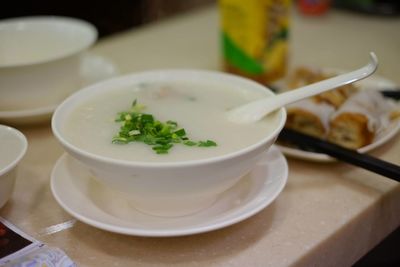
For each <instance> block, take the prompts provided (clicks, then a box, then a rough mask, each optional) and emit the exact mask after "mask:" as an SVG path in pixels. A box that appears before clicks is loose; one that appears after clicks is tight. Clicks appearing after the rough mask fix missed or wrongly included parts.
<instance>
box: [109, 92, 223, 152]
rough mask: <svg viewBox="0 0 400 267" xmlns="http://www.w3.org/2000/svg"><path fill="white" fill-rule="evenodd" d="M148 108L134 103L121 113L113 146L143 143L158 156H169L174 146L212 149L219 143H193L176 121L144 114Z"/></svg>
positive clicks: (118, 115)
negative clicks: (182, 145) (180, 144)
mask: <svg viewBox="0 0 400 267" xmlns="http://www.w3.org/2000/svg"><path fill="white" fill-rule="evenodd" d="M145 108H146V107H145V106H144V105H140V104H138V103H137V99H135V100H134V101H133V102H132V106H131V109H130V110H129V111H123V112H119V113H118V114H117V117H116V119H115V122H118V123H120V125H121V127H120V130H119V133H118V135H116V136H114V137H113V139H112V143H113V144H128V143H130V142H142V143H145V144H147V145H149V146H152V149H153V150H154V151H155V152H156V153H157V154H168V152H169V150H170V149H171V148H172V147H173V146H174V144H178V143H182V144H184V145H186V146H197V147H211V146H217V143H216V142H214V141H211V140H206V141H198V142H195V141H192V140H190V139H189V138H188V137H187V136H186V131H185V129H183V128H180V129H178V123H177V122H175V121H171V120H169V121H167V122H165V123H163V122H160V121H158V120H156V119H155V118H154V116H153V115H151V114H146V113H142V110H144V109H145Z"/></svg>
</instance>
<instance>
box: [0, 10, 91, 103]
mask: <svg viewBox="0 0 400 267" xmlns="http://www.w3.org/2000/svg"><path fill="white" fill-rule="evenodd" d="M96 39H97V30H96V28H95V27H94V26H93V25H91V24H90V23H87V22H85V21H82V20H78V19H74V18H67V17H53V16H38V17H21V18H13V19H6V20H2V21H0V40H1V42H0V81H1V86H0V93H1V96H2V97H1V98H0V111H14V110H27V109H34V108H41V107H48V106H52V105H56V104H58V103H60V102H61V101H62V100H63V99H65V98H66V97H67V96H68V95H69V94H70V93H72V92H73V91H75V90H77V89H79V82H80V77H79V75H80V74H79V67H80V60H81V59H80V57H81V55H82V53H83V52H84V51H85V50H87V49H88V47H90V46H91V45H92V44H93V43H94V42H95V41H96Z"/></svg>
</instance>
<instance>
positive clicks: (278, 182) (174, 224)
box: [51, 146, 288, 237]
mask: <svg viewBox="0 0 400 267" xmlns="http://www.w3.org/2000/svg"><path fill="white" fill-rule="evenodd" d="M287 176H288V166H287V162H286V159H285V158H284V156H283V155H282V153H281V152H280V151H279V150H278V149H277V148H276V147H274V146H272V147H271V148H270V149H269V151H268V152H267V153H264V155H263V157H262V159H261V160H260V162H259V163H258V164H257V165H256V167H255V168H254V169H253V170H252V171H251V173H250V174H248V175H246V176H245V177H243V178H242V179H241V180H240V181H239V182H238V183H237V184H236V185H235V186H234V187H232V188H231V189H229V190H227V191H226V192H224V193H223V194H222V195H220V197H219V198H218V199H217V201H216V202H215V203H214V204H213V205H212V206H211V207H209V208H206V209H204V210H202V211H200V212H198V213H195V214H192V215H187V216H183V217H157V216H152V215H147V214H144V213H141V212H139V211H137V210H135V209H134V208H133V207H131V206H129V204H128V203H127V201H126V200H125V199H124V198H122V197H120V195H119V194H118V193H116V192H115V191H112V190H111V189H109V188H108V187H106V186H103V185H102V184H100V183H98V182H97V181H96V180H95V179H92V178H91V174H90V173H89V172H88V170H87V169H86V168H85V167H84V166H82V165H81V164H80V163H79V162H77V161H76V160H74V159H73V158H71V157H70V156H68V155H66V154H64V155H63V156H62V157H61V158H60V159H59V160H58V161H57V163H56V164H55V166H54V168H53V171H52V174H51V190H52V193H53V195H54V197H55V199H56V200H57V202H58V203H59V204H60V205H61V206H62V207H63V208H64V209H65V210H66V211H67V212H68V213H70V214H71V215H72V216H74V217H75V218H77V219H78V220H80V221H82V222H84V223H87V224H89V225H92V226H94V227H97V228H100V229H103V230H106V231H111V232H115V233H121V234H127V235H137V236H153V237H156V236H158V237H161V236H183V235H190V234H196V233H203V232H207V231H211V230H216V229H220V228H222V227H226V226H229V225H232V224H234V223H237V222H240V221H242V220H244V219H246V218H248V217H250V216H252V215H254V214H256V213H257V212H259V211H261V210H262V209H264V208H265V207H267V206H268V205H269V204H270V203H271V202H272V201H273V200H274V199H275V198H276V197H277V196H278V195H279V193H280V192H281V191H282V190H283V188H284V186H285V184H286V181H287Z"/></svg>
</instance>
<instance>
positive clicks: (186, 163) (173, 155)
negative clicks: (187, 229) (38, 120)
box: [52, 70, 286, 216]
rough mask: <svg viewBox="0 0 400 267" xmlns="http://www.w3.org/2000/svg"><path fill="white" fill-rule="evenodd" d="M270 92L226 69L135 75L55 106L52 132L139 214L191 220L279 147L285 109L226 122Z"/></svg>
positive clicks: (111, 81)
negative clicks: (245, 121) (244, 120)
mask: <svg viewBox="0 0 400 267" xmlns="http://www.w3.org/2000/svg"><path fill="white" fill-rule="evenodd" d="M271 95H273V93H272V92H271V91H269V90H268V89H267V88H266V87H264V86H262V85H260V84H258V83H256V82H253V81H250V80H248V79H245V78H241V77H238V76H234V75H230V74H224V73H220V72H212V71H201V70H162V71H149V72H143V73H136V74H131V75H127V76H123V77H118V78H114V79H111V80H107V81H104V82H101V83H98V84H95V85H92V86H89V87H87V88H84V89H82V90H80V91H78V92H76V93H74V94H73V95H71V96H70V97H69V98H67V99H66V100H65V101H64V102H63V103H62V104H61V105H60V106H59V107H58V108H57V109H56V111H55V113H54V115H53V118H52V129H53V132H54V135H55V137H56V138H57V139H58V141H59V142H60V143H61V144H62V146H63V147H64V149H65V150H66V151H67V153H68V154H69V155H70V156H72V157H73V158H74V159H76V160H78V161H79V162H81V163H82V164H83V165H85V166H86V167H87V168H88V169H89V170H90V173H91V174H92V175H93V178H95V179H97V180H98V181H100V182H101V183H103V184H104V185H106V186H108V187H109V188H111V189H112V190H116V191H117V192H120V193H121V195H123V196H125V197H126V199H127V201H129V203H130V205H131V206H132V208H136V209H137V210H140V211H142V212H144V213H147V214H152V215H158V216H182V215H187V214H192V213H195V212H197V211H200V210H202V209H204V208H206V207H209V206H211V205H212V204H213V203H214V201H215V200H216V199H217V198H218V196H219V195H220V194H221V193H223V192H224V191H226V190H227V189H229V188H230V187H232V186H233V185H235V184H236V183H237V182H238V181H239V180H240V179H241V177H243V176H244V175H246V174H247V173H248V172H250V171H251V170H252V168H253V167H254V166H255V165H256V163H257V162H258V160H259V159H260V157H261V156H262V154H263V153H265V152H266V151H267V150H268V148H269V147H270V146H271V145H272V144H273V143H274V142H275V140H276V138H277V136H278V134H279V132H280V131H281V129H282V128H283V126H284V123H285V120H286V112H285V110H284V109H283V108H282V109H280V110H278V111H276V112H273V113H272V114H270V115H268V116H266V117H265V118H263V119H262V120H260V121H258V122H255V123H251V124H238V123H234V122H231V121H229V120H228V119H227V116H226V112H227V111H228V110H229V109H231V108H233V107H237V106H240V105H242V104H245V103H247V102H250V101H252V100H255V99H259V98H263V97H268V96H271Z"/></svg>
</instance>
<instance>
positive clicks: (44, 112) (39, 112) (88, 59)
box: [0, 53, 118, 125]
mask: <svg viewBox="0 0 400 267" xmlns="http://www.w3.org/2000/svg"><path fill="white" fill-rule="evenodd" d="M80 73H81V79H82V80H81V87H85V86H87V85H89V84H93V83H96V82H99V81H102V80H105V79H108V78H111V77H114V76H116V75H117V74H118V70H117V68H116V66H115V65H114V64H113V63H112V62H110V61H109V60H108V59H106V58H104V57H101V56H99V55H95V54H90V53H88V54H85V56H84V57H83V60H82V64H81V66H80ZM58 104H60V103H54V104H53V105H50V106H46V107H40V108H35V109H23V110H12V111H1V110H0V121H1V122H4V123H10V124H13V125H21V124H34V123H41V122H45V121H48V120H49V119H50V117H51V115H52V113H53V111H54V110H55V109H56V107H57V106H58Z"/></svg>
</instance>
